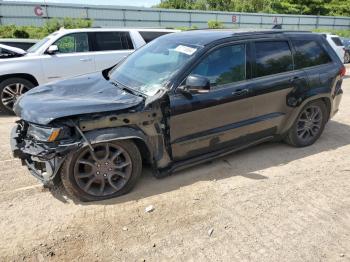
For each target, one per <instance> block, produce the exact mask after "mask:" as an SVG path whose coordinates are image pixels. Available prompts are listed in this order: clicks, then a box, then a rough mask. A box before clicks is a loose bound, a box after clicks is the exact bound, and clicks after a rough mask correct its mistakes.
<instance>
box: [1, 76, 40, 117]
mask: <svg viewBox="0 0 350 262" xmlns="http://www.w3.org/2000/svg"><path fill="white" fill-rule="evenodd" d="M34 86H35V85H34V83H32V82H30V81H28V80H27V79H24V78H19V77H13V78H8V79H6V80H4V81H2V82H1V83H0V112H1V113H7V114H14V112H13V109H12V108H13V104H14V103H15V102H16V100H17V98H18V97H19V96H20V95H22V94H24V93H25V92H27V91H28V90H30V89H32V88H33V87H34Z"/></svg>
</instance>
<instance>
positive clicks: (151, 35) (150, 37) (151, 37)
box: [139, 31, 170, 43]
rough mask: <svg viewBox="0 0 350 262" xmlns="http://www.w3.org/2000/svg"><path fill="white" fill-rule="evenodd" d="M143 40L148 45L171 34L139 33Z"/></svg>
mask: <svg viewBox="0 0 350 262" xmlns="http://www.w3.org/2000/svg"><path fill="white" fill-rule="evenodd" d="M139 33H140V35H141V36H142V38H143V39H144V40H145V42H146V43H149V42H151V41H152V40H154V39H156V38H158V37H160V36H162V35H166V34H169V33H170V32H154V31H153V32H152V31H139Z"/></svg>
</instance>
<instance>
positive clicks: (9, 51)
mask: <svg viewBox="0 0 350 262" xmlns="http://www.w3.org/2000/svg"><path fill="white" fill-rule="evenodd" d="M25 54H26V51H24V50H22V49H20V48H17V47H12V46H8V45H3V44H0V59H6V58H11V57H21V56H24V55H25Z"/></svg>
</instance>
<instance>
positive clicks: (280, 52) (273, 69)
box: [255, 41, 293, 77]
mask: <svg viewBox="0 0 350 262" xmlns="http://www.w3.org/2000/svg"><path fill="white" fill-rule="evenodd" d="M291 70H293V58H292V52H291V50H290V48H289V44H288V42H287V41H263V42H255V77H261V76H266V75H273V74H278V73H283V72H287V71H291Z"/></svg>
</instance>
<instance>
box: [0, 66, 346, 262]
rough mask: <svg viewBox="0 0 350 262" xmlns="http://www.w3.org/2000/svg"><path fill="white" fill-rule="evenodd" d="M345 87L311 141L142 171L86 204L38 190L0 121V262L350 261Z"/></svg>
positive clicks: (9, 121)
mask: <svg viewBox="0 0 350 262" xmlns="http://www.w3.org/2000/svg"><path fill="white" fill-rule="evenodd" d="M348 70H349V68H348ZM349 88H350V78H349V79H347V80H346V81H345V83H344V86H343V89H344V92H345V94H344V97H343V101H342V104H341V108H340V112H339V113H338V115H337V116H336V117H335V118H334V119H333V120H332V121H330V122H329V123H328V125H327V126H326V129H325V132H324V134H323V135H322V137H321V138H320V140H319V141H318V142H317V143H316V144H315V145H313V146H311V147H308V148H302V149H296V148H292V147H290V146H287V145H285V144H281V143H268V144H263V145H260V146H258V147H254V148H251V149H248V150H245V151H242V152H239V153H236V154H233V155H230V156H228V157H225V158H222V159H218V160H216V161H214V162H212V163H209V164H203V165H200V166H196V167H194V168H191V169H188V170H185V171H182V172H179V173H177V174H176V175H174V176H172V177H168V178H165V179H162V180H157V179H155V178H154V177H152V174H151V172H150V170H146V172H145V173H144V175H143V177H142V179H141V181H140V182H139V183H138V185H137V186H136V188H135V189H134V191H133V192H132V193H130V194H128V195H126V196H124V197H121V198H117V199H113V200H109V201H104V202H98V203H89V204H86V203H76V202H73V201H71V200H69V199H67V198H65V197H63V196H62V194H61V193H60V192H53V193H52V192H49V191H48V190H45V189H43V188H42V187H41V186H40V184H39V183H38V182H37V181H36V180H35V179H34V178H32V177H31V176H30V175H29V173H28V171H27V170H26V169H25V168H24V167H21V165H20V163H19V161H18V160H14V159H13V158H12V157H11V154H10V146H9V143H8V139H9V133H10V128H11V127H12V125H13V122H14V120H15V118H14V117H1V118H0V141H1V144H0V211H1V212H0V233H1V238H0V260H1V261H19V260H25V261H27V260H28V261H62V260H65V261H71V260H75V261H77V260H85V261H144V260H145V261H303V262H304V261H332V262H333V261H350V157H349V155H350V145H349V144H350V93H349V92H348V90H349ZM148 205H153V206H154V208H155V209H154V211H153V212H151V213H145V207H147V206H148ZM208 231H212V232H211V233H212V234H211V236H209V234H208Z"/></svg>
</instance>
